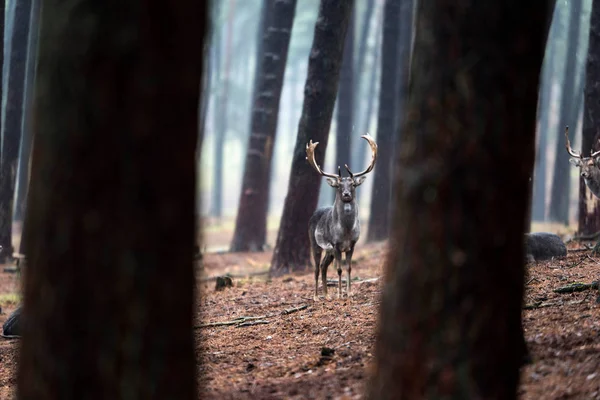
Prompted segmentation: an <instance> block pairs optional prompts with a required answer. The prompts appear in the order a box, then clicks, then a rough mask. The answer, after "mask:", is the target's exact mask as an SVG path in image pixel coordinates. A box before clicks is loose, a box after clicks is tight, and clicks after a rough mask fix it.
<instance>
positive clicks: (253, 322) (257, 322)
mask: <svg viewBox="0 0 600 400" xmlns="http://www.w3.org/2000/svg"><path fill="white" fill-rule="evenodd" d="M268 323H269V321H266V320H264V319H259V320H257V321H248V322H242V323H241V324H239V325H236V326H235V327H236V328H241V327H243V326H253V325H264V324H268Z"/></svg>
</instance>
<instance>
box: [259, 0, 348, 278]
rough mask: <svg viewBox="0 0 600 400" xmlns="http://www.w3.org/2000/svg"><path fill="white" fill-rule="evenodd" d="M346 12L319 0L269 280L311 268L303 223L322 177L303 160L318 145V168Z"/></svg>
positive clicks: (332, 1) (344, 4) (330, 0)
mask: <svg viewBox="0 0 600 400" xmlns="http://www.w3.org/2000/svg"><path fill="white" fill-rule="evenodd" d="M351 13H352V3H351V2H349V1H338V0H321V3H320V6H319V15H318V18H317V22H316V24H315V34H314V38H313V44H312V49H311V52H310V56H309V59H308V74H307V77H306V85H305V87H304V104H303V106H302V116H301V117H300V123H299V126H298V136H297V138H296V146H295V147H294V154H293V158H292V169H291V171H290V180H289V184H288V191H287V195H286V198H285V202H284V206H283V214H282V217H281V222H280V224H279V232H278V234H277V242H276V245H275V250H274V252H273V259H272V261H271V269H270V273H271V275H272V276H277V275H282V274H285V273H288V272H291V271H297V270H304V269H306V268H307V267H308V266H309V265H310V256H309V255H310V249H309V248H310V245H309V239H308V220H309V219H310V216H311V215H312V214H313V212H314V211H315V209H316V206H317V202H318V196H319V186H320V184H321V177H320V176H319V175H318V174H317V172H316V171H315V170H314V169H313V168H312V167H311V166H310V165H309V164H308V162H306V144H307V143H308V141H309V140H312V141H313V142H319V146H318V147H317V149H316V152H315V155H316V157H315V158H316V161H317V163H318V164H319V165H321V166H322V165H323V161H324V160H325V151H326V149H327V140H328V136H329V128H330V125H331V117H332V114H333V107H334V104H335V98H336V94H337V90H338V80H339V77H340V67H341V63H342V52H343V48H344V38H345V35H346V30H347V28H348V23H349V20H350V15H351Z"/></svg>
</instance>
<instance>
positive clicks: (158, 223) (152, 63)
mask: <svg viewBox="0 0 600 400" xmlns="http://www.w3.org/2000/svg"><path fill="white" fill-rule="evenodd" d="M92 5H94V6H93V7H92ZM205 19H206V14H205V5H204V3H202V2H197V1H178V2H174V3H159V2H152V1H142V2H136V3H127V2H113V3H110V4H106V3H97V2H92V1H88V0H80V1H77V2H73V1H72V2H68V3H65V2H63V1H58V0H47V1H45V2H44V6H43V9H42V16H41V27H42V31H41V34H40V53H39V69H38V80H37V83H36V117H35V146H34V149H33V152H34V153H33V165H32V180H31V187H30V189H31V190H30V197H29V200H28V203H29V207H28V218H29V219H30V221H31V226H32V227H35V234H32V236H31V251H30V257H29V264H28V265H29V269H28V272H27V273H26V274H25V282H24V306H23V315H22V318H23V320H24V321H25V322H26V324H24V326H23V328H24V332H23V340H22V343H21V347H20V358H19V371H18V393H17V394H18V398H20V399H37V400H40V399H84V398H90V399H91V398H103V399H119V398H138V399H139V398H144V399H166V398H169V399H190V400H191V399H197V398H198V397H197V390H196V359H195V356H194V340H193V333H192V332H193V329H192V317H193V306H194V286H195V279H194V273H193V267H192V265H193V260H192V255H193V253H192V251H193V246H194V235H195V221H194V191H195V168H194V164H195V149H196V141H197V137H198V102H199V91H198V87H199V84H200V79H201V77H200V75H201V70H202V52H201V51H197V49H198V47H201V44H202V36H203V34H204V26H205ZM81 21H94V23H93V24H87V25H86V24H84V25H82V22H81ZM191 22H193V23H191ZM124 32H136V34H135V35H126V36H125V38H126V40H125V41H124V40H123V38H124V36H123V33H124ZM75 49H85V51H75ZM107 83H110V84H107ZM157 160H160V162H157ZM165 266H168V268H167V269H168V271H167V272H165ZM40 293H43V296H41V295H40ZM157 315H160V323H161V326H162V327H166V328H167V329H157V326H156V316H157ZM173 338H176V340H173Z"/></svg>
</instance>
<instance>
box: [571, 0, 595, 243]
mask: <svg viewBox="0 0 600 400" xmlns="http://www.w3.org/2000/svg"><path fill="white" fill-rule="evenodd" d="M598 85H600V1H598V0H596V1H593V2H592V14H591V16H590V34H589V44H588V54H587V63H586V75H585V92H584V109H583V113H584V114H583V130H582V138H581V139H582V140H581V151H582V153H583V155H584V156H586V157H589V155H590V150H593V151H598V150H600V147H599V146H600V143H599V141H600V98H599V97H598V89H597V88H598ZM572 125H573V126H575V121H573V124H572ZM598 231H600V199H598V198H597V197H596V196H594V195H593V194H592V192H591V191H590V190H589V189H588V187H587V185H586V184H585V182H584V180H583V178H581V177H579V234H580V235H589V234H593V233H596V232H598Z"/></svg>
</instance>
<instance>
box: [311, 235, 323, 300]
mask: <svg viewBox="0 0 600 400" xmlns="http://www.w3.org/2000/svg"><path fill="white" fill-rule="evenodd" d="M312 251H313V257H314V259H315V296H314V300H315V301H317V300H318V299H319V264H320V263H321V253H322V251H321V248H320V247H318V246H317V247H316V248H315V247H313V249H312Z"/></svg>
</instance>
